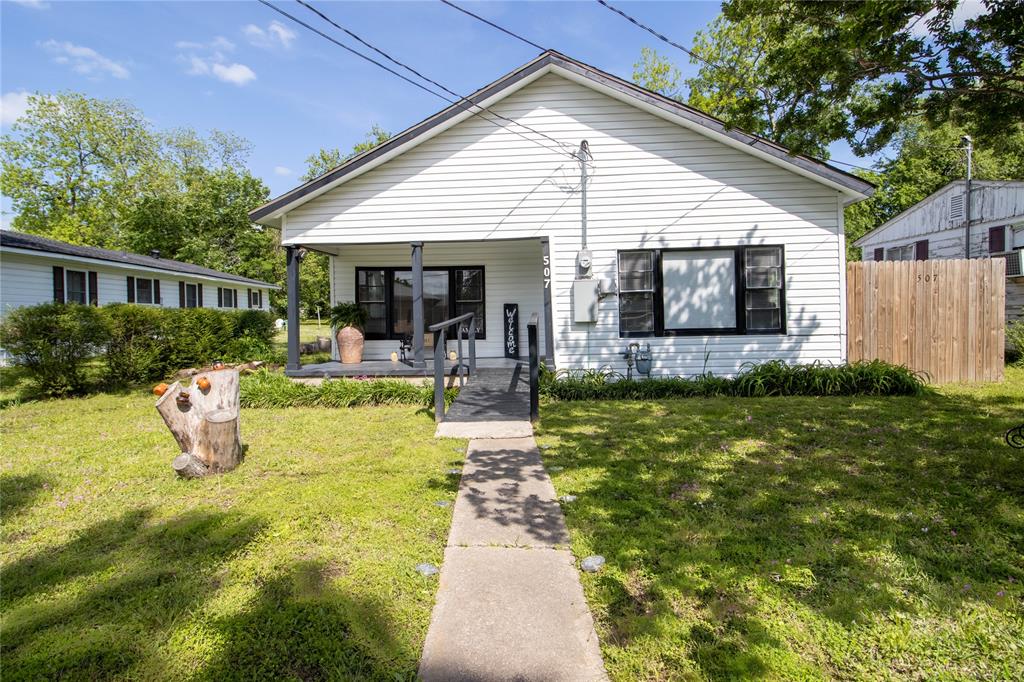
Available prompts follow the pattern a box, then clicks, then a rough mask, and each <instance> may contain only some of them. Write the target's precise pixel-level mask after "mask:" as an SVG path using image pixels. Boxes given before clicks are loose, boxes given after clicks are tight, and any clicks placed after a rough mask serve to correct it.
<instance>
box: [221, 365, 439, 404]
mask: <svg viewBox="0 0 1024 682" xmlns="http://www.w3.org/2000/svg"><path fill="white" fill-rule="evenodd" d="M240 392H241V405H242V407H276V408H281V407H356V406H358V405H423V406H428V407H429V406H433V404H434V388H433V386H430V385H428V384H415V383H411V382H408V381H402V380H401V379H374V380H371V381H363V380H358V379H325V380H324V381H323V382H321V383H320V384H307V383H299V382H297V381H292V380H291V379H289V378H288V377H286V376H284V375H283V374H280V373H277V372H268V371H266V370H261V371H259V372H254V373H253V374H249V375H246V376H243V377H242V380H241V391H240ZM456 395H458V389H455V388H449V389H447V390H446V391H445V402H446V404H451V401H452V400H454V399H455V396H456Z"/></svg>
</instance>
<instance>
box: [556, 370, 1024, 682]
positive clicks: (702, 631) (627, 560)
mask: <svg viewBox="0 0 1024 682" xmlns="http://www.w3.org/2000/svg"><path fill="white" fill-rule="evenodd" d="M541 416H542V428H541V429H540V432H539V435H538V441H539V443H540V444H541V447H542V450H543V452H544V458H545V461H546V464H547V466H548V467H549V470H551V471H552V478H553V480H554V483H555V487H556V489H557V491H558V494H559V495H564V494H572V495H577V496H578V499H577V500H576V501H574V502H571V503H567V504H564V505H563V508H564V509H565V512H566V517H567V523H568V525H569V529H570V532H571V537H572V548H573V551H574V553H575V554H576V556H577V557H580V558H582V557H585V556H587V555H590V554H601V555H604V556H605V557H606V558H607V561H608V563H607V565H606V567H605V569H604V570H603V571H602V572H600V573H597V574H582V579H583V583H584V589H585V591H586V595H587V599H588V602H589V604H590V606H591V609H592V611H593V612H594V615H595V621H596V627H597V630H598V635H599V638H600V640H601V646H602V650H603V653H604V657H605V662H606V665H607V668H608V670H609V673H610V674H611V676H612V677H613V678H614V679H617V680H640V679H642V680H664V679H669V680H691V679H692V680H701V679H716V680H717V679H773V680H778V679H801V680H803V679H888V678H902V679H1024V588H1022V582H1024V467H1022V459H1024V452H1022V451H1020V450H1013V449H1011V448H1010V447H1008V446H1007V445H1006V444H1005V443H1004V441H1003V434H1004V433H1005V431H1006V430H1007V429H1009V428H1010V427H1012V426H1016V425H1018V424H1020V423H1021V422H1022V421H1024V370H1022V369H1019V368H1018V369H1015V368H1007V379H1006V381H1005V383H1003V384H999V385H991V386H981V387H978V386H975V387H971V386H959V387H946V388H941V389H939V390H937V391H935V392H932V393H929V394H926V395H924V396H920V397H898V398H877V397H833V398H797V397H789V398H709V399H689V400H663V401H657V402H563V403H552V404H547V405H545V406H544V407H543V409H542V411H541ZM558 467H563V468H562V469H561V470H559V468H558Z"/></svg>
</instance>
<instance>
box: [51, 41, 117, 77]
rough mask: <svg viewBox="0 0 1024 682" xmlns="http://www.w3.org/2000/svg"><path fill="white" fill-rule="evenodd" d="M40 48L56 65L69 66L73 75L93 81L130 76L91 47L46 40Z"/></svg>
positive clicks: (111, 60)
mask: <svg viewBox="0 0 1024 682" xmlns="http://www.w3.org/2000/svg"><path fill="white" fill-rule="evenodd" d="M41 47H42V48H43V49H44V50H46V51H47V52H49V53H50V54H52V55H53V61H54V62H56V63H57V64H64V65H67V66H70V67H71V70H72V71H74V72H75V73H80V74H82V75H83V76H88V77H89V78H92V79H94V80H96V79H100V78H102V77H103V76H104V75H107V76H113V77H114V78H121V79H124V78H128V77H130V76H131V75H132V74H131V72H130V71H129V70H128V69H127V68H126V67H125V66H124V65H123V64H120V63H118V62H115V61H114V60H113V59H110V58H108V57H104V56H103V55H101V54H100V53H99V52H97V51H96V50H94V49H92V48H91V47H84V46H82V45H75V44H74V43H69V42H67V41H59V40H47V41H46V42H45V43H41Z"/></svg>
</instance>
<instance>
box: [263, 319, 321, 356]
mask: <svg viewBox="0 0 1024 682" xmlns="http://www.w3.org/2000/svg"><path fill="white" fill-rule="evenodd" d="M330 335H331V325H330V324H329V323H328V322H327V320H326V319H324V320H323V321H322V322H321V323H320V324H319V325H318V324H317V322H316V320H302V321H301V322H300V323H299V343H310V342H311V341H316V339H317V337H318V336H326V337H330ZM272 345H273V348H274V350H275V351H277V352H278V354H279V355H280V356H281V357H282V358H284V357H287V355H288V330H287V329H280V330H278V332H277V334H275V335H274V342H273V344H272ZM330 359H331V354H330V352H317V353H311V354H307V355H303V356H302V364H304V365H308V364H313V363H317V362H329V361H330Z"/></svg>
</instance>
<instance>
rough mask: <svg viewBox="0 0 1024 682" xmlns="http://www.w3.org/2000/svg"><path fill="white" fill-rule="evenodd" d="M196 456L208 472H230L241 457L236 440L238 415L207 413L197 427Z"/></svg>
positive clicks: (223, 411)
mask: <svg viewBox="0 0 1024 682" xmlns="http://www.w3.org/2000/svg"><path fill="white" fill-rule="evenodd" d="M195 454H196V456H197V457H198V458H199V459H201V460H202V461H203V463H205V464H206V465H207V466H208V467H210V471H213V472H223V471H231V470H232V469H234V468H235V467H237V466H238V462H239V460H240V459H241V457H242V444H241V443H240V442H239V440H238V413H237V412H231V411H230V410H216V411H214V412H209V413H207V414H206V417H205V418H204V419H203V421H202V423H200V425H199V439H198V442H197V444H196V450H195Z"/></svg>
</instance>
